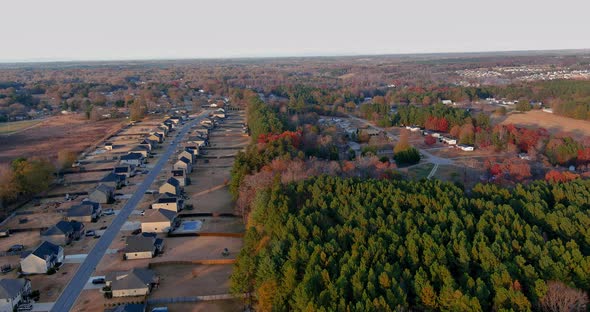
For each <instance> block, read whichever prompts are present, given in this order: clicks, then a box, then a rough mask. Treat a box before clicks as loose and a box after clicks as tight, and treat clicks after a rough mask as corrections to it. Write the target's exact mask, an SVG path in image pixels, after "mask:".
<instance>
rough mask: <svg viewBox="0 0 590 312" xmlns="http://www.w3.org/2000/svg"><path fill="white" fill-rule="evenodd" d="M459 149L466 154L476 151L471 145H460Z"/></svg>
mask: <svg viewBox="0 0 590 312" xmlns="http://www.w3.org/2000/svg"><path fill="white" fill-rule="evenodd" d="M457 147H459V148H460V149H461V150H462V151H464V152H473V150H474V149H475V148H474V147H473V146H471V145H464V144H459V145H457Z"/></svg>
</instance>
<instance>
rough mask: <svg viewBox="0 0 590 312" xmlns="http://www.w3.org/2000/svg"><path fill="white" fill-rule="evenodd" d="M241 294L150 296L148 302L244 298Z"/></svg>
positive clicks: (162, 302) (244, 295) (161, 302)
mask: <svg viewBox="0 0 590 312" xmlns="http://www.w3.org/2000/svg"><path fill="white" fill-rule="evenodd" d="M244 297H246V294H243V295H237V296H236V295H232V294H221V295H209V296H190V297H173V298H152V299H148V301H147V302H148V304H152V305H153V304H166V303H187V302H189V303H190V302H199V301H214V300H227V299H235V298H244Z"/></svg>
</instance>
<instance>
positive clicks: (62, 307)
mask: <svg viewBox="0 0 590 312" xmlns="http://www.w3.org/2000/svg"><path fill="white" fill-rule="evenodd" d="M208 113H209V111H204V112H202V113H201V114H200V115H199V116H198V117H197V118H195V119H194V120H192V121H189V122H187V123H186V124H185V125H184V127H183V128H182V130H180V131H178V130H177V132H176V135H175V136H170V137H168V141H167V142H170V143H169V144H165V145H163V146H167V147H164V148H163V149H162V155H161V157H160V158H159V160H158V162H157V163H156V164H155V166H154V167H153V169H151V170H150V172H149V174H148V175H147V176H146V178H145V179H144V180H143V182H141V184H140V185H139V186H138V188H137V191H136V192H135V193H134V194H133V196H132V197H131V198H130V199H129V200H128V201H127V203H125V206H124V207H123V208H122V209H121V211H120V213H119V214H118V215H117V217H116V218H115V219H114V220H113V222H112V223H111V225H110V226H109V227H108V228H107V229H106V230H105V232H104V234H103V235H102V237H101V238H100V239H99V241H98V242H97V243H96V245H95V246H94V248H93V249H92V250H91V251H90V252H89V253H88V256H86V258H85V260H84V262H82V263H81V265H80V267H79V269H78V271H76V274H75V275H74V276H73V277H72V278H71V280H70V282H69V283H68V285H67V286H66V287H65V288H64V290H63V292H62V293H61V295H60V296H59V298H58V299H57V301H56V302H55V303H54V305H53V307H52V309H51V311H56V312H62V311H69V310H70V309H71V308H72V307H73V305H74V304H75V302H76V300H77V298H78V296H79V295H80V292H81V291H82V290H83V289H84V285H86V283H87V281H88V279H89V278H90V276H91V275H92V272H93V271H94V270H95V268H96V266H97V265H98V263H99V261H100V260H101V259H102V257H103V256H104V254H105V253H106V252H107V249H108V248H109V246H110V245H111V243H112V242H113V240H114V239H115V237H116V236H117V234H118V233H119V231H120V229H121V227H122V226H123V224H124V223H125V222H126V221H127V218H128V217H129V215H131V213H132V212H133V210H134V209H135V208H136V206H137V204H138V203H139V202H140V201H141V199H142V197H143V196H144V193H145V192H146V191H147V190H148V188H149V187H150V185H151V184H152V183H153V182H154V180H155V179H156V177H157V176H158V174H159V173H160V171H161V170H162V168H163V167H164V166H165V164H166V163H167V162H168V160H169V158H170V156H172V154H174V153H175V152H176V149H177V146H178V143H179V141H180V139H182V138H183V137H184V136H185V135H186V134H187V132H188V131H189V130H190V128H191V127H192V126H193V125H195V124H196V123H198V122H199V121H201V120H202V119H203V118H204V117H206V116H207V114H208ZM167 142H166V143H167Z"/></svg>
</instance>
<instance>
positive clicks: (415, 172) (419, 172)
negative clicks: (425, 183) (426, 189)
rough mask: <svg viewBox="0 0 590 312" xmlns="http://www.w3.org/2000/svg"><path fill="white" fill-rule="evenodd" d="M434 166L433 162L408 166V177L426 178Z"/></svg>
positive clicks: (415, 178)
mask: <svg viewBox="0 0 590 312" xmlns="http://www.w3.org/2000/svg"><path fill="white" fill-rule="evenodd" d="M433 167H434V165H433V164H431V163H427V164H420V165H416V166H413V167H411V168H408V177H410V178H411V179H414V180H421V179H426V177H428V174H429V173H430V171H431V170H432V168H433Z"/></svg>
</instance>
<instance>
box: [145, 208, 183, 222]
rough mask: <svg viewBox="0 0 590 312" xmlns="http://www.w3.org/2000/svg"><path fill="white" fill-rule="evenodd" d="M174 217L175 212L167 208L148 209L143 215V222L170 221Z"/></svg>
mask: <svg viewBox="0 0 590 312" xmlns="http://www.w3.org/2000/svg"><path fill="white" fill-rule="evenodd" d="M174 218H176V212H174V211H170V210H168V209H148V210H147V211H146V212H145V217H143V222H144V223H147V222H163V221H172V220H174Z"/></svg>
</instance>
